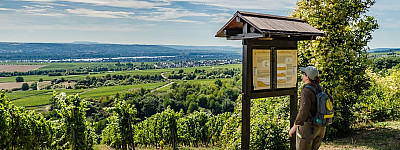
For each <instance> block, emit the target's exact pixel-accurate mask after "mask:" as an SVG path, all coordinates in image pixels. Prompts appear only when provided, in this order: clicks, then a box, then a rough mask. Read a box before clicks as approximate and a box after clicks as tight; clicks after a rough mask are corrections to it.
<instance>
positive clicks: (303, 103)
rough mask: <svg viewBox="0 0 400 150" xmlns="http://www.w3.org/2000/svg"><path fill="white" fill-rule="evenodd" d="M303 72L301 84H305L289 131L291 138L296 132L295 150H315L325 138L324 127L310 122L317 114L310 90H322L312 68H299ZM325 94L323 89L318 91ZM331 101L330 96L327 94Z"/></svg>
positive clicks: (315, 71) (317, 72) (314, 96)
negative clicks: (298, 107)
mask: <svg viewBox="0 0 400 150" xmlns="http://www.w3.org/2000/svg"><path fill="white" fill-rule="evenodd" d="M300 71H302V72H303V82H304V83H305V85H304V87H303V90H302V91H301V95H300V104H299V105H300V110H299V112H298V114H297V117H296V120H295V122H294V125H293V127H292V128H291V129H290V131H289V136H290V137H292V136H293V134H294V133H295V132H296V131H297V132H296V149H297V150H317V149H319V147H320V146H321V143H322V139H323V138H324V136H325V131H326V127H325V126H317V125H314V124H313V122H312V121H311V118H312V116H315V115H316V113H317V102H316V100H317V99H316V93H315V92H314V91H313V90H312V89H311V88H305V87H306V86H313V87H314V88H315V89H318V88H322V87H321V86H319V82H320V78H319V71H318V69H317V68H316V67H314V66H308V67H300ZM320 90H322V91H324V92H325V93H327V92H326V91H325V89H323V88H322V89H320ZM328 96H329V98H330V99H331V100H333V99H332V96H330V95H329V94H328Z"/></svg>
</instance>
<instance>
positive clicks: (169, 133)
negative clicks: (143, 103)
mask: <svg viewBox="0 0 400 150" xmlns="http://www.w3.org/2000/svg"><path fill="white" fill-rule="evenodd" d="M182 114H183V113H182V112H175V111H174V110H173V109H170V108H167V109H166V110H164V111H163V112H161V113H157V114H155V115H153V116H151V117H149V118H147V119H146V120H144V121H142V122H140V123H138V124H137V125H136V126H135V132H136V134H135V140H136V142H137V144H139V145H142V146H156V147H160V148H163V147H165V146H169V147H172V148H176V147H177V143H178V135H177V133H178V132H177V131H178V127H177V126H178V125H180V124H178V123H177V121H178V119H179V118H181V116H182Z"/></svg>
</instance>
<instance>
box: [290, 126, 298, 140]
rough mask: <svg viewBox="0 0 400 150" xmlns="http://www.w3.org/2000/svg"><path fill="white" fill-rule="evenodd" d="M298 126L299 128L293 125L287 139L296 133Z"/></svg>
mask: <svg viewBox="0 0 400 150" xmlns="http://www.w3.org/2000/svg"><path fill="white" fill-rule="evenodd" d="M298 126H299V125H294V126H293V127H292V128H291V129H290V131H289V137H292V134H293V133H294V132H296V130H297V127H298Z"/></svg>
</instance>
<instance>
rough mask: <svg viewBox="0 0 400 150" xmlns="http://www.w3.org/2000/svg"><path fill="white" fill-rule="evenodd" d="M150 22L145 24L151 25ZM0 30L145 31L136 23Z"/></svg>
mask: <svg viewBox="0 0 400 150" xmlns="http://www.w3.org/2000/svg"><path fill="white" fill-rule="evenodd" d="M151 25H152V24H149V25H146V24H145V26H151ZM0 30H28V31H37V30H59V31H60V30H64V31H111V32H137V31H146V29H140V28H139V27H138V26H137V25H136V26H135V25H95V26H91V25H71V24H65V25H56V24H52V25H29V26H27V25H23V24H8V25H3V26H0Z"/></svg>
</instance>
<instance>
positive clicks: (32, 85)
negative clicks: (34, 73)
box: [29, 82, 37, 90]
mask: <svg viewBox="0 0 400 150" xmlns="http://www.w3.org/2000/svg"><path fill="white" fill-rule="evenodd" d="M29 87H30V88H31V89H32V90H37V82H33V83H32V84H31V85H30V86H29Z"/></svg>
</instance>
